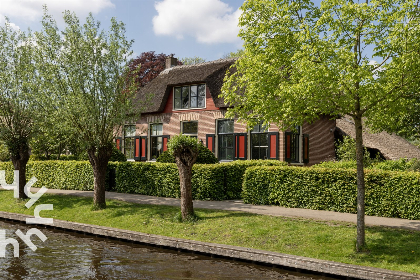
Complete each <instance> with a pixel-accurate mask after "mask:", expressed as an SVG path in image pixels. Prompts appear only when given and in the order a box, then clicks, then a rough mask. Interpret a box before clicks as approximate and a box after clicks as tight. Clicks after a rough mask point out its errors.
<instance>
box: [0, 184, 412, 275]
mask: <svg viewBox="0 0 420 280" xmlns="http://www.w3.org/2000/svg"><path fill="white" fill-rule="evenodd" d="M38 204H53V205H54V210H53V211H42V212H41V216H42V217H51V218H54V219H60V220H66V221H73V222H80V223H87V224H95V225H101V226H108V227H114V228H120V229H128V230H134V231H139V232H144V233H152V234H158V235H164V236H171V237H176V238H185V239H191V240H198V241H204V242H212V243H220V244H228V245H236V246H242V247H249V248H255V249H261V250H268V251H273V252H280V253H286V254H292V255H298V256H305V257H311V258H317V259H324V260H330V261H337V262H343V263H349V264H357V265H364V266H372V267H379V268H386V269H392V270H398V271H405V272H411V273H419V272H420V271H419V270H420V269H419V263H420V232H414V231H408V230H398V229H388V228H381V227H368V228H367V231H366V240H367V243H368V252H366V253H363V254H355V253H354V242H355V239H356V226H355V225H353V224H347V223H338V222H316V221H312V220H306V219H292V218H282V217H271V216H263V215H255V214H250V213H243V212H232V211H215V210H206V209H197V210H196V213H197V214H198V215H199V216H200V217H201V219H200V220H199V221H197V222H195V223H179V222H177V220H176V219H175V216H177V213H178V212H179V208H176V207H169V206H155V205H138V204H131V203H126V202H122V201H116V200H108V201H107V205H108V206H107V208H106V209H105V210H101V211H91V210H90V209H91V205H92V199H91V198H82V197H73V196H61V195H50V194H44V195H43V196H42V197H41V198H40V199H39V201H38V202H37V203H36V204H35V205H38ZM35 205H34V206H32V208H31V209H27V208H26V207H25V202H23V201H16V200H15V199H14V198H13V192H12V191H3V190H2V191H0V211H7V212H13V213H22V214H28V215H33V209H34V208H35Z"/></svg>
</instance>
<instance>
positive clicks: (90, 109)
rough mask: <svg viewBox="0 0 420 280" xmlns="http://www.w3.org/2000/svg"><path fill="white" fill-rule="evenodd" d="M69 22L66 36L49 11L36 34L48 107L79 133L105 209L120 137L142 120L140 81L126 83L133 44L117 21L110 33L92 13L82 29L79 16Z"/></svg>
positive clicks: (98, 198) (66, 17)
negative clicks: (135, 102) (136, 102)
mask: <svg viewBox="0 0 420 280" xmlns="http://www.w3.org/2000/svg"><path fill="white" fill-rule="evenodd" d="M64 22H65V24H66V27H65V29H64V31H63V32H60V31H59V29H58V27H57V25H56V22H55V21H54V19H53V18H52V17H51V16H50V15H48V13H47V10H46V8H45V10H44V16H43V20H42V25H43V29H42V31H41V32H38V33H36V42H37V45H38V50H39V56H38V64H37V66H38V71H39V72H40V74H41V77H42V82H43V83H44V85H45V92H44V93H45V95H44V96H43V98H44V102H43V104H44V107H48V108H49V109H50V110H57V112H58V113H57V114H55V116H56V117H57V120H56V122H57V123H60V125H65V126H66V129H68V130H69V131H72V132H73V133H72V135H78V139H77V141H78V142H79V143H80V145H81V146H82V147H84V149H85V150H86V151H87V153H88V157H89V162H90V163H91V165H92V168H93V174H94V198H93V203H94V207H95V208H105V207H106V203H105V177H106V170H107V165H108V161H109V159H110V157H111V155H112V150H113V145H114V144H113V140H114V138H115V134H116V133H118V132H120V131H121V130H122V126H123V125H124V123H125V122H126V121H130V120H132V119H134V118H136V117H138V116H137V115H138V114H136V113H135V111H134V107H133V106H132V105H131V100H132V98H133V96H134V95H135V93H136V89H137V86H136V84H135V82H134V79H132V80H131V81H130V82H127V79H126V74H127V72H128V68H127V62H126V61H127V58H128V57H129V56H130V55H131V51H130V47H131V44H132V41H128V40H127V39H126V37H125V27H124V24H123V23H122V22H117V21H116V20H115V18H112V19H111V24H110V29H109V31H104V30H100V24H99V22H96V21H95V20H94V18H93V16H92V15H91V14H90V15H89V16H88V17H87V18H86V23H84V24H83V25H81V24H80V23H79V19H78V18H77V16H76V15H75V14H74V13H70V12H69V11H66V12H64Z"/></svg>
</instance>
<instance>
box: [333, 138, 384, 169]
mask: <svg viewBox="0 0 420 280" xmlns="http://www.w3.org/2000/svg"><path fill="white" fill-rule="evenodd" d="M335 147H336V153H337V158H338V160H339V161H351V162H352V161H354V162H356V140H354V139H353V138H351V137H350V136H344V137H343V141H340V140H338V141H337V142H336V144H335ZM378 160H379V159H371V158H370V153H369V152H368V150H367V149H366V148H363V165H364V166H365V167H369V166H371V165H372V163H374V162H375V161H378Z"/></svg>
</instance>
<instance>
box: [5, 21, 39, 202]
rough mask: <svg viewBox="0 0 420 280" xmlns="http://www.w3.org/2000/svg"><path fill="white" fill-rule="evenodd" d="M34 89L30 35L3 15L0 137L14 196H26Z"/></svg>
mask: <svg viewBox="0 0 420 280" xmlns="http://www.w3.org/2000/svg"><path fill="white" fill-rule="evenodd" d="M38 90H39V85H38V83H37V73H36V71H35V66H34V45H33V39H32V35H31V33H30V32H29V31H28V32H23V31H21V30H19V29H15V28H14V27H13V26H12V25H11V24H10V22H9V21H8V19H7V18H6V22H5V24H4V25H3V26H1V27H0V139H1V140H3V141H4V142H5V143H6V145H7V148H8V150H9V153H10V157H11V160H12V162H13V166H14V169H15V170H17V171H19V183H18V195H19V198H22V199H23V198H27V196H26V194H25V192H24V186H25V184H26V164H27V163H28V160H29V140H30V139H31V137H32V136H33V133H34V130H35V129H36V125H38V123H37V121H36V113H37V111H36V109H35V108H34V107H32V105H33V103H32V98H33V96H35V95H36V93H37V92H38ZM15 183H17V182H15Z"/></svg>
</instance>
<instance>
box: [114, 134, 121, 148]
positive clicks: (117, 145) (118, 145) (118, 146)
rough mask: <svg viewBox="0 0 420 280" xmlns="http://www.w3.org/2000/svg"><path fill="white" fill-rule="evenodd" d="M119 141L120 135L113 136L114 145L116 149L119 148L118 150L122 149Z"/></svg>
mask: <svg viewBox="0 0 420 280" xmlns="http://www.w3.org/2000/svg"><path fill="white" fill-rule="evenodd" d="M121 141H122V138H121V137H117V138H115V146H116V147H117V150H119V151H121V150H122V146H121Z"/></svg>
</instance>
